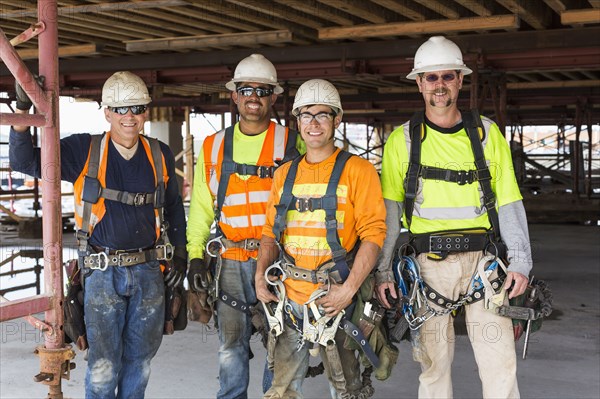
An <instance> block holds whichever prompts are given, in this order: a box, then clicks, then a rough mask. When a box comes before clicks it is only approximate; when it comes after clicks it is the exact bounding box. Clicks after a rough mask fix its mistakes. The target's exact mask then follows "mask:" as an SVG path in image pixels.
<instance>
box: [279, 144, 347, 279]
mask: <svg viewBox="0 0 600 399" xmlns="http://www.w3.org/2000/svg"><path fill="white" fill-rule="evenodd" d="M351 156H352V154H350V153H348V152H346V151H340V152H339V153H338V155H337V156H336V159H335V164H334V166H333V170H332V172H331V177H330V178H329V183H328V184H327V189H326V190H325V195H324V196H322V197H318V198H298V197H296V196H295V195H294V194H293V193H292V190H293V187H294V182H295V180H296V174H297V173H298V165H299V164H300V161H301V160H302V157H298V158H296V159H295V160H294V161H293V162H292V165H291V166H290V169H289V171H288V174H287V176H286V178H285V182H284V185H283V192H282V194H281V198H280V200H279V204H277V205H275V209H276V216H275V222H274V224H273V234H274V235H275V239H276V241H277V242H280V241H281V237H282V234H283V231H284V230H285V228H286V226H287V212H288V211H289V210H292V209H295V210H297V211H298V212H309V211H310V212H313V211H315V210H317V209H322V210H324V211H325V230H326V239H327V244H328V245H329V247H330V248H331V257H332V260H333V262H334V266H333V268H332V269H333V272H337V273H339V275H340V279H341V281H342V282H343V281H345V280H346V278H348V275H350V268H349V267H348V263H347V261H346V255H347V251H346V249H344V247H343V246H342V244H341V242H340V238H339V234H338V231H337V218H336V211H337V187H338V185H339V182H340V179H341V176H342V171H343V170H344V167H345V165H346V162H347V161H348V159H350V157H351Z"/></svg>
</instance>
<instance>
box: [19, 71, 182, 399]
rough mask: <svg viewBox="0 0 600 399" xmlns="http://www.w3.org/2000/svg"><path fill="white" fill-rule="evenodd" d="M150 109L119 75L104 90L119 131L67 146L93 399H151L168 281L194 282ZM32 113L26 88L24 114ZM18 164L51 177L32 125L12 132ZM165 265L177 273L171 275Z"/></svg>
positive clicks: (143, 94)
mask: <svg viewBox="0 0 600 399" xmlns="http://www.w3.org/2000/svg"><path fill="white" fill-rule="evenodd" d="M150 102H151V98H150V96H149V94H148V89H147V87H146V85H145V83H144V81H143V80H142V79H140V78H139V77H138V76H136V75H134V74H133V73H131V72H116V73H115V74H113V75H112V76H110V77H109V78H108V79H107V80H106V82H105V83H104V87H103V88H102V106H104V107H105V108H104V116H105V117H106V120H107V122H108V123H110V130H109V131H107V132H105V133H103V134H101V135H90V134H74V135H71V136H68V137H65V138H63V139H61V140H60V152H61V179H62V180H66V181H69V182H71V183H73V185H74V194H75V218H76V227H77V238H78V244H79V248H78V254H79V267H80V269H81V273H82V275H83V276H84V312H85V324H86V329H87V340H88V344H89V352H88V359H87V360H88V368H87V372H86V376H85V391H86V394H85V396H86V398H88V399H89V398H103V399H106V398H115V397H117V398H143V397H144V393H145V390H146V385H147V384H148V378H149V376H150V362H151V360H152V358H153V357H154V355H156V352H157V351H158V348H159V346H160V344H161V341H162V335H163V323H164V318H165V283H166V284H167V285H168V286H170V287H176V286H181V285H182V283H183V281H184V279H185V273H186V269H187V254H186V248H185V213H184V209H183V205H182V200H181V196H180V194H179V187H178V185H177V179H176V174H175V159H174V157H173V153H172V152H171V150H170V149H169V147H168V146H167V145H166V144H164V143H162V142H159V141H158V140H156V139H152V138H150V137H145V136H143V135H141V134H140V132H141V131H142V129H143V126H144V122H145V121H146V118H147V116H148V111H147V106H148V104H149V103H150ZM30 107H31V101H30V100H29V98H28V97H27V95H26V94H25V93H24V91H22V90H21V88H20V87H17V113H27V112H28V110H29V108H30ZM10 165H11V168H13V169H14V170H16V171H19V172H22V173H25V174H28V175H31V176H35V177H38V178H40V177H41V176H42V172H41V171H42V169H43V165H41V163H40V149H39V148H34V146H33V144H32V138H31V134H30V132H29V128H28V127H25V126H14V127H13V128H12V129H11V132H10ZM167 224H168V229H166V226H167ZM173 246H174V248H173ZM171 259H172V261H169V260H171ZM161 264H165V265H167V267H168V269H167V270H165V273H164V274H163V271H161ZM163 275H164V277H163ZM115 392H116V393H115Z"/></svg>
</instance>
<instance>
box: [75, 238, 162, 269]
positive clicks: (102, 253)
mask: <svg viewBox="0 0 600 399" xmlns="http://www.w3.org/2000/svg"><path fill="white" fill-rule="evenodd" d="M90 247H91V249H92V250H93V251H94V252H96V253H92V254H90V255H87V256H84V257H83V267H84V268H87V269H93V270H106V268H107V267H108V266H135V265H139V264H140V263H147V262H150V261H153V260H171V259H172V258H173V246H172V245H171V244H166V245H157V246H156V247H154V248H150V249H145V250H137V251H121V250H110V249H104V248H101V247H96V246H90Z"/></svg>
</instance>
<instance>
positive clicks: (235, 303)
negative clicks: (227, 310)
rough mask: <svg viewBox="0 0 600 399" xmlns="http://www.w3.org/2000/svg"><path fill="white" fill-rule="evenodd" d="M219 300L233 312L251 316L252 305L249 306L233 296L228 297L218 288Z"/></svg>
mask: <svg viewBox="0 0 600 399" xmlns="http://www.w3.org/2000/svg"><path fill="white" fill-rule="evenodd" d="M219 300H221V301H222V302H223V303H225V304H226V305H228V306H230V307H232V308H234V309H235V310H238V311H240V312H242V313H246V314H247V315H248V316H252V307H254V305H249V304H247V303H246V302H244V301H242V300H240V299H237V298H236V297H234V296H233V295H229V294H228V293H227V292H226V291H225V290H223V289H222V288H219Z"/></svg>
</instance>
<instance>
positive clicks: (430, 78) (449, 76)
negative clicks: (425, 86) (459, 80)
mask: <svg viewBox="0 0 600 399" xmlns="http://www.w3.org/2000/svg"><path fill="white" fill-rule="evenodd" d="M456 77H457V76H456V75H455V74H453V73H444V74H442V75H441V76H438V75H436V74H435V73H430V74H428V75H425V76H422V78H423V79H425V80H426V81H427V82H429V83H435V82H437V81H438V80H440V79H442V80H443V81H444V82H446V83H449V82H453V81H454V79H456Z"/></svg>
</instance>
